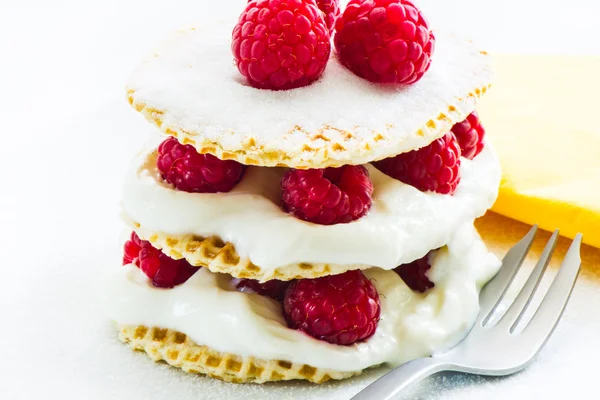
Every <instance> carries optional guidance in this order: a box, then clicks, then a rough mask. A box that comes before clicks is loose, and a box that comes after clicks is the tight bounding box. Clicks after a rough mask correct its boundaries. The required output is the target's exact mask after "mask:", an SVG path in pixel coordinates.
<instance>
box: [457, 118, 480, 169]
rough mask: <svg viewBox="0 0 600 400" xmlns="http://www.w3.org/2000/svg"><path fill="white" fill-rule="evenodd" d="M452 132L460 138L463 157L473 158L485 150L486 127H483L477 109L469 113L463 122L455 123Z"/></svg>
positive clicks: (459, 142)
mask: <svg viewBox="0 0 600 400" xmlns="http://www.w3.org/2000/svg"><path fill="white" fill-rule="evenodd" d="M452 133H454V136H456V140H458V144H459V145H460V150H461V152H462V156H463V157H466V158H468V159H469V160H472V159H473V158H475V156H476V155H477V154H479V153H481V150H483V137H484V136H485V129H483V126H482V125H481V121H479V117H478V116H477V113H476V112H475V111H473V112H472V113H471V114H469V116H468V117H467V118H466V119H465V120H464V121H463V122H459V123H458V124H456V125H454V126H453V127H452Z"/></svg>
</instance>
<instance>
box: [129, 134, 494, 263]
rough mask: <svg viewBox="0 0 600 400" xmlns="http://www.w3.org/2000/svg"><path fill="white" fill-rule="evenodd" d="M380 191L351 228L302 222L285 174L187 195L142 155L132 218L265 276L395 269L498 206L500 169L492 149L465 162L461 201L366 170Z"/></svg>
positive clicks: (276, 171)
mask: <svg viewBox="0 0 600 400" xmlns="http://www.w3.org/2000/svg"><path fill="white" fill-rule="evenodd" d="M366 167H367V169H368V170H369V173H370V176H371V180H372V182H373V185H374V187H375V191H374V193H373V205H372V208H371V210H370V211H369V213H368V214H367V215H365V216H364V217H362V218H360V219H359V220H357V221H354V222H352V223H349V224H337V225H331V226H323V225H318V224H313V223H308V222H304V221H301V220H299V219H297V218H295V217H293V216H292V215H289V214H287V213H286V212H284V211H282V209H281V208H280V203H281V191H280V180H281V177H282V175H283V174H284V173H285V169H282V168H261V167H249V168H248V169H247V171H246V173H245V175H244V177H243V178H242V180H241V182H240V183H239V184H238V185H237V186H236V187H235V188H234V189H233V190H232V191H231V192H229V193H216V194H209V193H201V194H199V193H187V192H182V191H177V190H175V189H173V188H172V187H171V186H170V185H168V184H167V183H165V182H164V181H163V180H162V179H161V178H160V175H159V173H158V171H157V168H156V154H155V153H154V152H153V151H146V152H144V153H142V154H141V155H140V156H139V157H138V158H137V159H136V161H135V164H134V167H133V168H132V169H131V171H130V172H129V173H128V175H127V178H126V182H125V186H124V194H123V201H122V206H123V211H124V214H125V215H126V218H128V219H131V220H133V221H134V222H137V223H140V224H141V226H142V227H143V228H145V229H146V230H150V231H155V232H165V233H168V234H172V235H180V234H195V235H198V236H204V237H206V236H212V235H216V236H219V237H220V238H221V239H223V240H225V241H228V242H231V243H233V245H234V246H235V249H236V251H237V253H238V254H239V255H240V256H242V257H248V258H249V259H250V261H252V262H253V263H254V264H256V265H259V266H260V267H261V268H262V269H264V270H274V269H276V268H279V267H284V266H286V265H290V264H296V263H329V264H338V265H357V264H358V265H369V266H376V267H380V268H383V269H392V268H395V267H396V266H398V265H400V264H404V263H407V262H411V261H413V260H415V259H418V258H420V257H422V256H424V255H425V254H427V252H428V251H429V250H430V249H435V248H438V247H441V246H443V245H444V244H446V243H448V242H449V241H450V239H451V236H452V234H453V233H454V232H455V231H456V230H457V229H458V228H459V227H460V226H461V225H463V224H465V223H466V222H470V221H473V220H474V219H476V218H477V217H479V216H481V215H483V214H484V213H485V211H486V210H487V209H488V208H490V207H491V206H492V204H493V203H494V201H495V200H496V196H497V194H498V187H499V184H500V165H499V162H498V159H497V157H496V154H495V153H494V150H493V149H492V147H491V145H490V144H489V143H488V144H487V145H486V148H485V149H484V150H483V151H482V152H481V153H480V154H479V155H478V156H477V157H476V158H475V159H474V160H467V159H464V158H463V159H462V165H461V176H462V180H461V182H460V184H459V186H458V189H457V190H456V192H455V193H454V195H452V196H449V195H442V194H437V193H432V192H428V193H423V192H420V191H419V190H417V189H415V188H414V187H412V186H410V185H406V184H403V183H402V182H399V181H397V180H395V179H393V178H390V177H389V176H387V175H385V174H383V173H381V172H380V171H378V170H377V169H376V168H374V167H373V166H372V165H370V164H367V165H366Z"/></svg>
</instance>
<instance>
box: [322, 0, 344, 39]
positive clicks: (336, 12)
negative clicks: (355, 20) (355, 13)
mask: <svg viewBox="0 0 600 400" xmlns="http://www.w3.org/2000/svg"><path fill="white" fill-rule="evenodd" d="M317 6H318V7H319V10H321V11H323V14H325V16H324V17H325V24H326V25H327V29H329V33H333V27H334V26H335V21H336V20H337V18H338V17H339V16H340V2H339V0H317Z"/></svg>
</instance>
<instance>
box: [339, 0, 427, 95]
mask: <svg viewBox="0 0 600 400" xmlns="http://www.w3.org/2000/svg"><path fill="white" fill-rule="evenodd" d="M335 30H336V34H335V37H334V44H335V48H336V50H337V52H338V53H339V58H340V61H341V62H342V64H344V65H345V66H346V67H348V69H350V70H351V71H352V72H354V73H355V74H356V75H358V76H360V77H362V78H365V79H368V80H370V81H371V82H381V83H403V84H410V83H414V82H416V81H418V80H419V79H421V77H422V76H423V74H425V72H427V70H428V69H429V66H430V64H431V56H432V54H433V51H434V49H435V37H434V35H433V32H431V30H430V29H429V24H428V22H427V20H426V19H425V17H424V16H423V14H422V13H421V11H419V9H418V8H417V7H416V6H415V5H414V4H413V3H412V2H411V1H409V0H369V1H364V0H351V1H350V3H349V4H348V7H346V10H345V11H344V13H343V14H342V16H341V17H340V18H338V19H337V22H336V25H335Z"/></svg>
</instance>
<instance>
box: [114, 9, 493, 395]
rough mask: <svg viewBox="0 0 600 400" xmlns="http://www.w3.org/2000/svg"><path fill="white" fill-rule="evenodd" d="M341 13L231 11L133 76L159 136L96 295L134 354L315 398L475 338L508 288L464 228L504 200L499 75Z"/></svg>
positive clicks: (418, 35)
mask: <svg viewBox="0 0 600 400" xmlns="http://www.w3.org/2000/svg"><path fill="white" fill-rule="evenodd" d="M344 3H345V2H344ZM344 5H345V4H339V3H338V1H337V0H316V1H315V0H251V1H249V2H246V1H241V2H239V3H238V4H236V5H233V6H229V7H231V8H232V10H233V9H235V12H236V13H240V14H239V18H238V20H237V22H235V20H233V19H232V20H231V21H230V23H222V22H221V23H214V22H213V23H207V24H201V25H200V26H198V27H196V28H193V29H189V30H185V31H181V32H179V33H178V34H177V35H176V36H175V37H174V38H173V39H172V40H170V41H169V42H167V43H166V44H165V45H164V46H163V47H162V48H160V49H159V50H158V51H157V52H156V53H155V54H154V55H153V56H152V57H150V58H148V59H147V60H146V61H145V62H144V63H143V64H142V65H141V66H140V67H139V68H138V69H137V70H136V71H135V72H134V74H133V76H132V77H131V80H130V82H129V84H128V92H127V94H128V99H129V102H130V104H131V105H132V106H133V107H134V108H135V109H136V110H137V111H139V112H140V113H142V114H143V115H144V116H145V117H146V118H147V119H148V120H149V121H151V122H153V123H154V124H155V125H156V126H157V127H158V128H159V130H160V131H161V133H160V134H155V135H154V137H153V139H152V140H151V141H150V143H149V144H148V145H147V146H146V148H145V149H144V150H143V151H142V152H141V153H140V154H139V156H138V157H137V158H136V160H135V162H134V165H133V167H132V169H131V171H130V172H129V173H128V175H127V178H126V182H125V186H124V194H123V202H122V205H123V215H124V220H125V222H126V223H127V224H128V225H129V227H130V230H131V233H130V236H129V239H128V240H127V241H126V242H125V244H124V249H123V263H122V264H123V265H122V266H119V267H118V268H116V269H115V270H114V273H113V274H111V275H110V277H109V280H108V282H109V284H108V287H107V304H108V307H109V312H110V314H111V317H112V318H113V319H114V320H115V321H116V323H117V325H118V328H119V332H120V335H119V336H120V338H121V340H123V341H124V342H126V343H128V344H129V345H130V346H131V347H132V348H134V349H139V350H143V351H145V352H146V353H147V354H148V355H149V356H150V357H151V358H152V359H154V360H165V361H166V362H168V363H169V364H171V365H173V366H176V367H180V368H182V369H183V370H185V371H187V372H193V373H202V374H207V375H209V376H211V377H215V378H220V379H224V380H227V381H232V382H258V383H262V382H267V381H277V380H289V379H305V380H309V381H312V382H316V383H320V382H324V381H326V380H329V379H343V378H347V377H350V376H353V375H356V374H358V373H360V372H361V371H363V370H364V369H366V368H370V367H375V366H378V365H381V364H385V363H388V364H392V365H395V364H400V363H403V362H406V361H408V360H411V359H414V358H417V357H421V356H425V355H428V354H431V352H433V351H435V350H436V349H440V348H444V347H448V346H451V345H452V344H453V343H455V342H457V341H458V340H460V339H461V337H462V335H464V334H465V333H466V332H467V331H468V329H469V327H470V324H471V323H472V322H473V321H474V318H475V317H476V315H477V313H478V308H479V305H478V292H479V290H480V289H481V287H482V286H483V285H484V284H485V283H486V282H487V281H488V280H489V279H491V277H492V276H493V275H494V274H495V273H496V271H497V268H498V267H499V261H498V260H497V259H496V258H495V257H494V256H493V255H492V254H491V253H489V252H488V251H487V249H486V247H485V245H484V244H483V242H482V241H481V239H480V238H479V236H478V235H477V232H476V231H475V229H474V227H473V221H474V220H475V219H476V218H477V217H479V216H481V215H482V214H483V213H485V211H486V210H487V209H488V208H489V207H491V205H492V204H493V202H494V201H495V198H496V195H497V190H498V185H499V180H500V170H499V165H498V161H497V159H496V156H495V154H494V151H493V149H492V147H491V145H490V143H489V142H488V141H487V140H486V139H485V131H484V128H483V125H482V123H481V121H479V118H478V116H477V114H476V112H475V108H476V105H477V101H478V99H479V97H480V96H481V95H483V94H484V93H485V92H486V91H487V89H488V88H489V85H490V81H491V72H490V60H489V56H488V55H487V54H486V53H485V52H484V51H480V50H479V49H478V48H477V47H476V46H475V45H474V44H472V42H471V41H469V40H463V39H460V38H457V37H455V36H452V35H442V34H438V32H437V31H435V29H434V28H433V27H431V26H430V25H429V23H428V22H427V20H426V18H425V17H424V15H423V13H422V12H421V11H420V10H419V9H418V8H417V6H416V5H415V4H413V3H412V1H411V0H351V1H350V2H349V3H348V4H347V5H346V6H345V7H344ZM232 58H233V60H234V63H233V64H232V63H231V59H232Z"/></svg>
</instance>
